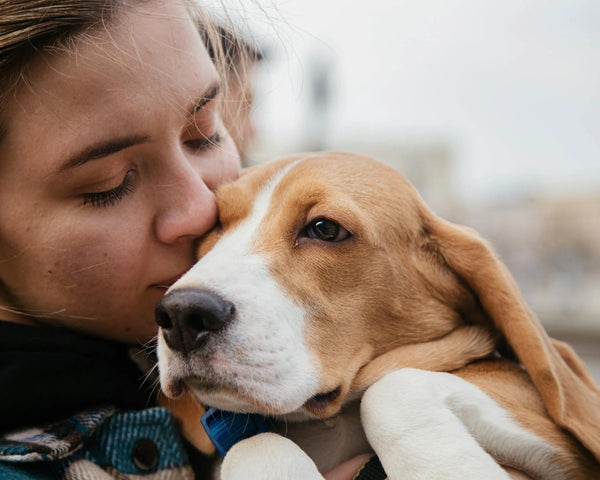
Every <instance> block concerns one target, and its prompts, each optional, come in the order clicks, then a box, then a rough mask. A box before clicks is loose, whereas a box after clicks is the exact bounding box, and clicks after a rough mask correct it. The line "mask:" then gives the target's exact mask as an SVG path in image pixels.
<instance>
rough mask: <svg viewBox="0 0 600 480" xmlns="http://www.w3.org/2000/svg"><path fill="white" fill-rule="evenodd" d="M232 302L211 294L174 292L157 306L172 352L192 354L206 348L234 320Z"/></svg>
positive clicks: (157, 317)
mask: <svg viewBox="0 0 600 480" xmlns="http://www.w3.org/2000/svg"><path fill="white" fill-rule="evenodd" d="M234 315H235V307H234V305H233V304H232V303H231V302H228V301H227V300H224V299H223V298H221V297H220V296H218V295H216V294H214V293H212V292H210V291H208V290H199V289H192V288H184V289H181V290H174V291H172V292H170V293H168V294H167V295H165V296H164V297H163V298H162V300H161V301H160V302H159V303H158V305H157V306H156V311H155V317H156V323H158V325H159V327H161V328H162V333H163V337H164V339H165V342H166V343H167V345H168V346H169V348H171V349H172V350H175V351H178V352H181V353H183V354H189V353H191V352H192V351H194V350H195V349H197V348H200V347H202V346H203V345H204V344H205V343H206V341H207V340H208V338H209V337H210V335H211V334H213V333H216V332H219V331H221V330H223V329H224V328H225V327H226V326H227V325H228V324H229V323H230V322H231V320H232V319H233V317H234Z"/></svg>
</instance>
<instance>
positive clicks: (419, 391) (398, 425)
mask: <svg viewBox="0 0 600 480" xmlns="http://www.w3.org/2000/svg"><path fill="white" fill-rule="evenodd" d="M300 161H301V160H300ZM298 162H299V160H296V161H294V162H291V163H289V164H288V165H287V166H285V167H284V168H282V169H280V170H279V171H278V172H277V173H276V174H275V175H274V176H273V177H272V178H271V179H270V180H269V181H268V182H267V183H266V184H264V185H263V186H262V188H261V189H260V192H259V193H258V194H256V195H255V198H254V200H253V201H254V203H253V208H252V210H251V213H250V214H249V215H247V216H246V217H245V218H244V219H242V220H241V221H240V222H239V223H238V224H237V225H236V226H235V228H232V229H229V230H227V231H225V232H224V233H223V234H222V236H220V237H219V238H218V240H217V241H216V244H215V245H214V247H213V248H212V249H211V250H210V251H208V253H206V255H204V256H203V257H202V258H201V259H200V260H199V261H198V263H197V264H196V265H195V266H194V267H193V268H192V269H191V270H190V271H189V272H188V273H187V274H186V275H185V276H184V277H182V278H181V279H180V280H179V281H178V282H176V284H175V285H174V286H173V287H172V288H171V290H170V291H172V290H175V289H180V288H202V289H207V290H210V291H211V292H214V293H216V294H218V295H220V296H221V297H222V298H226V299H227V300H228V301H230V302H232V303H233V304H234V305H235V308H236V312H237V313H236V319H237V320H236V322H235V323H233V324H232V325H231V326H229V327H228V328H227V331H226V333H225V334H223V337H222V338H221V339H220V341H219V344H218V345H219V348H215V349H214V351H213V352H212V353H211V355H209V356H206V357H205V358H203V359H202V361H201V362H199V363H198V362H197V361H196V360H195V359H194V358H184V357H183V356H182V355H181V354H179V353H177V352H173V351H171V350H170V349H169V348H168V346H167V344H166V343H165V341H164V339H163V337H162V335H159V339H158V354H159V366H160V379H161V384H162V386H163V389H164V390H165V392H166V393H167V394H169V392H170V390H174V389H173V388H172V385H174V384H175V383H177V382H179V381H181V380H182V379H183V380H185V382H186V384H187V388H188V389H189V390H191V391H192V392H193V393H194V395H195V396H196V398H197V399H198V400H199V401H200V402H202V403H204V404H206V405H210V406H214V407H218V408H221V409H224V410H231V411H237V412H253V411H260V412H263V413H269V414H273V415H276V416H278V417H279V419H280V423H279V426H278V427H277V428H278V432H279V433H280V434H281V435H278V434H275V433H268V434H262V435H258V436H256V437H253V438H250V439H247V440H244V441H242V442H240V443H239V444H237V445H236V446H234V447H233V449H232V450H231V451H230V453H229V454H228V455H227V457H226V459H225V461H224V464H223V466H222V469H221V473H220V474H221V478H223V479H225V480H237V479H240V480H241V479H244V480H246V479H248V478H253V479H264V480H268V479H271V478H272V479H281V478H288V479H305V480H311V479H322V478H323V477H322V476H321V474H320V473H319V472H324V471H327V470H328V469H329V468H331V467H333V466H335V465H337V464H339V463H340V462H342V461H345V460H347V459H348V458H351V457H352V456H353V455H356V454H358V453H364V452H368V451H374V452H376V453H377V455H378V456H379V457H380V460H381V462H382V464H383V466H384V468H385V471H386V473H387V474H388V475H389V478H390V479H412V480H421V479H423V480H425V479H431V478H444V479H449V480H453V479H457V480H458V479H461V480H464V479H469V478H472V479H482V478H486V479H498V480H500V479H507V478H509V477H508V475H507V474H506V472H505V471H504V470H503V469H502V468H501V467H500V466H499V463H501V464H503V465H507V466H514V467H516V468H519V469H521V470H522V471H524V472H526V473H528V474H529V475H531V476H533V477H534V478H539V479H553V480H560V479H566V478H578V477H570V476H568V475H567V474H566V473H565V472H566V471H567V470H568V468H567V466H566V465H565V464H564V463H562V461H561V456H560V455H557V447H556V446H553V445H552V444H551V443H550V442H548V441H547V440H546V439H544V438H542V437H540V436H539V435H536V434H535V433H533V432H532V431H531V430H528V429H527V428H525V427H523V426H522V425H521V424H520V423H519V422H518V421H517V420H516V419H515V418H514V416H513V415H512V414H511V412H509V411H507V410H506V408H504V407H503V406H501V405H500V404H499V403H498V402H497V401H496V400H494V399H492V398H491V397H490V396H489V395H488V394H487V393H485V392H484V391H482V390H481V389H480V388H479V387H478V386H476V385H474V384H473V383H470V382H469V381H467V380H465V379H463V378H459V377H458V376H455V375H452V374H449V373H441V372H429V371H425V370H418V369H412V368H405V369H401V370H398V371H395V372H392V373H389V374H387V375H385V376H384V377H383V378H381V379H380V380H378V381H376V382H375V383H374V384H373V385H372V386H370V387H369V388H368V389H367V390H366V392H365V393H364V395H363V396H362V400H361V399H360V398H358V399H357V398H356V397H357V395H355V396H354V397H353V396H352V395H349V396H348V397H347V399H346V402H345V404H344V406H343V407H342V408H341V411H340V412H339V414H338V415H336V416H335V417H333V418H331V419H325V420H323V419H320V418H311V415H310V413H307V412H306V411H305V409H303V408H302V407H303V405H304V404H305V402H306V401H307V399H310V398H311V397H313V396H314V395H317V394H319V393H320V392H322V391H323V390H322V389H323V383H322V377H323V369H324V367H323V365H322V363H321V359H320V358H319V355H318V354H317V353H316V352H315V351H314V350H312V349H311V348H310V345H309V343H308V342H307V321H308V319H309V318H310V317H311V315H312V312H311V305H310V304H306V303H303V302H302V301H299V300H298V299H297V298H293V296H291V295H290V293H289V291H287V290H286V289H284V288H282V286H281V283H280V281H279V280H278V278H276V277H274V276H273V275H272V271H271V265H270V263H269V252H266V251H264V250H263V249H262V247H261V245H262V235H263V232H264V231H265V224H266V223H268V222H269V212H270V211H271V208H272V202H274V201H276V199H274V192H275V191H276V189H277V187H278V185H279V183H280V182H281V180H282V179H283V178H285V176H286V175H287V174H288V173H289V172H290V171H291V170H293V169H294V167H295V166H296V165H297V164H298ZM292 267H293V266H290V268H292ZM348 321H351V319H348ZM195 362H197V363H195ZM202 375H206V378H208V379H209V380H210V383H211V385H217V384H218V385H219V387H218V388H209V389H204V388H203V383H202V381H199V382H198V383H195V377H198V376H202ZM358 397H360V396H359V395H358ZM359 408H360V416H359V415H358V409H359ZM284 435H285V437H287V438H284V437H283V436H284ZM307 453H308V455H307Z"/></svg>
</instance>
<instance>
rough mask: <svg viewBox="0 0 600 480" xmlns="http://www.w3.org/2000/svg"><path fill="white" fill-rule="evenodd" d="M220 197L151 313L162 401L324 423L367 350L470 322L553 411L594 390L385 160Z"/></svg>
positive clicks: (335, 162)
mask: <svg viewBox="0 0 600 480" xmlns="http://www.w3.org/2000/svg"><path fill="white" fill-rule="evenodd" d="M217 198H218V205H219V212H220V224H219V226H218V227H217V228H216V229H215V230H214V231H213V232H212V233H210V234H209V235H208V236H207V237H206V238H205V239H204V240H203V242H202V244H201V245H200V247H199V257H200V260H199V261H198V263H197V264H196V265H195V266H194V267H193V268H192V269H191V270H190V271H189V272H188V273H187V274H186V275H184V276H183V277H182V278H181V279H180V280H179V281H178V282H176V283H175V284H174V285H173V286H172V287H171V289H170V290H169V292H168V293H167V295H166V296H165V298H164V299H163V301H162V302H161V304H160V305H159V308H158V309H157V320H158V322H159V325H160V326H161V327H162V328H161V332H160V334H159V347H158V352H159V359H160V360H159V366H160V376H161V383H162V386H163V389H164V390H165V392H166V393H167V394H168V395H171V396H176V395H177V394H178V393H180V392H181V391H182V390H183V389H187V390H190V391H191V392H193V394H194V395H195V396H196V397H197V398H198V399H199V400H200V401H201V402H203V403H205V404H207V405H211V406H215V407H219V408H222V409H228V410H234V411H240V412H255V411H258V412H262V413H267V414H289V413H292V412H296V413H297V412H303V413H305V414H308V415H310V416H316V417H326V416H329V415H332V414H334V413H335V412H337V411H338V410H339V408H340V406H341V404H342V403H343V400H344V399H345V398H346V396H347V395H348V393H350V390H351V385H352V382H353V379H354V378H355V376H356V375H357V373H358V372H359V371H360V369H361V368H362V367H363V366H365V365H366V364H368V363H369V362H370V361H371V360H372V359H373V358H375V357H377V356H378V355H381V354H382V353H384V352H386V351H389V350H390V349H393V348H396V347H398V346H401V345H403V344H409V343H413V344H414V343H419V342H426V341H429V340H433V339H436V338H440V337H443V336H444V335H446V334H447V333H448V332H451V331H452V330H454V329H456V328H457V327H459V326H461V325H465V324H489V325H490V326H492V327H493V328H495V329H497V330H498V331H499V333H500V334H501V335H502V338H503V339H506V340H507V343H508V345H509V346H510V347H511V348H512V350H514V352H515V353H516V355H517V356H518V358H519V360H520V361H521V362H522V363H523V364H524V365H525V367H526V368H527V370H528V371H529V373H530V375H531V377H532V379H533V381H534V383H535V384H536V386H537V387H538V389H540V391H541V392H542V395H543V396H544V399H545V401H546V403H547V404H548V406H549V410H550V412H551V414H552V415H554V416H555V418H556V416H558V417H561V415H563V416H564V415H565V414H564V405H565V402H566V401H571V400H573V399H574V398H575V397H576V396H579V395H590V394H589V392H590V391H591V390H590V389H592V390H593V389H594V388H595V387H594V385H593V383H592V382H591V380H590V379H589V377H588V376H586V373H585V367H583V366H581V365H580V364H579V361H578V359H577V358H576V357H574V355H571V353H570V352H568V351H566V349H565V348H564V346H562V345H559V346H558V350H560V351H561V353H559V352H558V350H557V347H556V345H555V344H553V342H552V341H551V340H550V339H549V338H548V337H547V335H546V334H545V332H544V331H543V329H542V328H541V326H540V324H539V322H538V321H537V320H536V319H535V317H534V316H533V315H532V314H531V313H530V311H529V310H528V308H527V307H526V305H525V303H524V301H523V299H522V298H521V295H520V294H519V291H518V288H517V287H516V285H515V284H514V282H513V280H512V279H511V277H510V275H509V273H508V272H507V271H506V269H505V268H504V266H503V265H502V264H501V263H500V262H499V261H498V260H497V259H496V258H495V256H494V255H493V253H492V251H491V250H490V249H489V248H488V246H487V245H486V244H485V243H484V242H483V241H482V240H481V239H480V238H479V237H478V236H477V235H476V234H475V233H474V232H473V231H471V230H469V229H466V228H464V227H459V226H456V225H453V224H450V223H448V222H445V221H444V220H442V219H440V218H439V217H437V216H435V215H434V214H433V213H432V212H431V211H430V210H429V209H428V208H427V207H426V206H425V204H424V203H423V201H422V200H421V199H420V197H419V195H418V194H417V192H416V191H415V190H414V188H413V187H412V186H411V185H410V184H409V182H408V181H407V180H406V179H405V178H404V177H403V176H402V175H400V174H399V173H398V172H396V171H395V170H393V169H392V168H390V167H387V166H385V165H383V164H381V163H379V162H376V161H374V160H371V159H367V158H363V157H358V156H352V155H348V154H339V153H324V154H308V155H300V156H295V157H291V158H288V159H284V160H280V161H277V162H272V163H269V164H267V165H265V166H260V167H254V168H251V169H248V170H246V171H245V173H244V174H243V175H242V177H241V178H240V179H239V180H238V181H236V182H234V183H232V184H229V185H226V186H224V187H222V188H221V189H220V190H219V191H218V193H217ZM563 357H566V358H567V361H565V360H564V359H563ZM573 369H575V370H576V371H577V373H574V371H573ZM565 382H566V383H565ZM565 386H567V387H568V388H567V390H568V391H566V390H565ZM565 392H567V393H565ZM595 392H597V391H595ZM590 398H591V397H590ZM595 398H596V400H595V401H596V402H598V396H597V393H595ZM599 405H600V404H599ZM598 421H599V422H600V420H598Z"/></svg>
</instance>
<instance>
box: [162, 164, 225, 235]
mask: <svg viewBox="0 0 600 480" xmlns="http://www.w3.org/2000/svg"><path fill="white" fill-rule="evenodd" d="M172 185H174V188H165V189H164V190H163V189H160V190H157V196H156V198H155V201H156V204H157V213H156V215H155V218H154V225H153V228H154V231H155V234H156V237H157V238H158V240H159V241H160V242H162V243H167V244H168V243H174V242H176V241H177V240H179V239H180V238H183V237H185V238H197V237H199V236H202V235H204V234H205V233H206V232H208V231H209V230H210V229H211V228H212V227H213V226H214V224H215V223H216V221H217V203H216V200H215V195H214V193H213V192H212V191H211V190H210V188H209V187H208V186H207V185H206V183H205V182H204V180H203V179H202V177H201V176H200V175H199V174H198V173H197V172H196V171H195V170H194V169H193V168H187V169H186V171H185V172H184V171H182V172H179V175H178V179H177V180H176V181H175V182H174V183H172Z"/></svg>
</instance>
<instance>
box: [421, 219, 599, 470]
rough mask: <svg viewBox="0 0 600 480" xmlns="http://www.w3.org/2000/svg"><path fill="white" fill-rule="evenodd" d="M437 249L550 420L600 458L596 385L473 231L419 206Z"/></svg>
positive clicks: (426, 227)
mask: <svg viewBox="0 0 600 480" xmlns="http://www.w3.org/2000/svg"><path fill="white" fill-rule="evenodd" d="M423 225H424V228H425V232H426V235H427V236H428V241H429V242H432V243H433V244H434V245H435V249H436V250H437V255H438V257H440V260H441V261H442V262H445V263H446V265H447V267H448V268H450V270H452V271H453V272H454V274H455V275H456V276H457V277H458V278H460V279H461V281H463V282H465V284H466V285H467V286H468V287H469V288H470V289H471V291H472V292H473V293H474V294H475V295H476V296H477V297H478V299H479V302H480V303H481V305H482V307H483V309H484V310H485V311H486V313H487V315H488V316H489V318H490V319H491V321H492V322H493V325H494V327H495V328H496V329H497V330H498V331H499V332H500V333H501V334H502V335H503V336H504V337H505V338H506V340H507V342H508V343H509V344H510V346H511V347H512V349H513V351H514V353H515V354H516V355H517V357H518V359H519V361H520V362H521V363H522V364H523V366H524V367H525V369H526V370H527V372H528V373H529V376H530V377H531V379H532V381H533V383H534V385H535V386H536V388H537V389H538V391H539V392H540V394H541V396H542V398H543V400H544V403H545V404H546V407H547V409H548V412H549V413H550V416H551V417H552V418H553V419H554V421H555V422H556V423H557V424H558V425H560V426H562V427H564V428H566V429H568V430H569V431H571V432H572V433H573V434H574V435H575V436H576V437H577V438H578V439H579V440H580V441H581V443H582V444H583V445H585V446H586V447H587V448H588V449H589V450H590V451H591V452H592V453H593V454H594V456H595V457H596V458H597V459H598V460H599V461H600V389H599V388H598V386H597V385H596V384H595V383H594V381H593V380H592V377H591V375H590V374H589V372H588V370H587V368H586V367H585V365H584V364H583V362H582V361H581V360H580V359H579V357H577V355H576V354H575V352H574V351H573V350H572V349H571V348H570V347H569V346H568V345H566V344H564V343H562V342H557V341H555V340H552V339H550V338H549V337H548V335H547V333H546V332H545V330H544V329H543V327H542V325H541V324H540V322H539V321H538V319H537V318H536V317H535V315H534V314H533V313H532V311H531V310H530V309H529V307H528V306H527V305H526V303H525V300H524V299H523V297H522V295H521V293H520V290H519V288H518V286H517V285H516V283H515V281H514V280H513V278H512V276H511V275H510V273H509V271H508V269H507V268H506V267H505V266H504V265H503V264H502V263H501V262H500V261H499V260H498V259H497V257H496V256H495V254H494V253H493V251H492V250H491V249H490V248H489V247H488V246H487V245H486V243H485V242H484V241H483V240H482V239H481V238H480V237H479V235H478V234H477V233H475V232H474V231H473V230H471V229H468V228H466V227H461V226H458V225H454V224H452V223H449V222H447V221H445V220H443V219H441V218H439V217H436V216H435V215H434V214H432V213H431V212H429V211H424V212H423Z"/></svg>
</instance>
